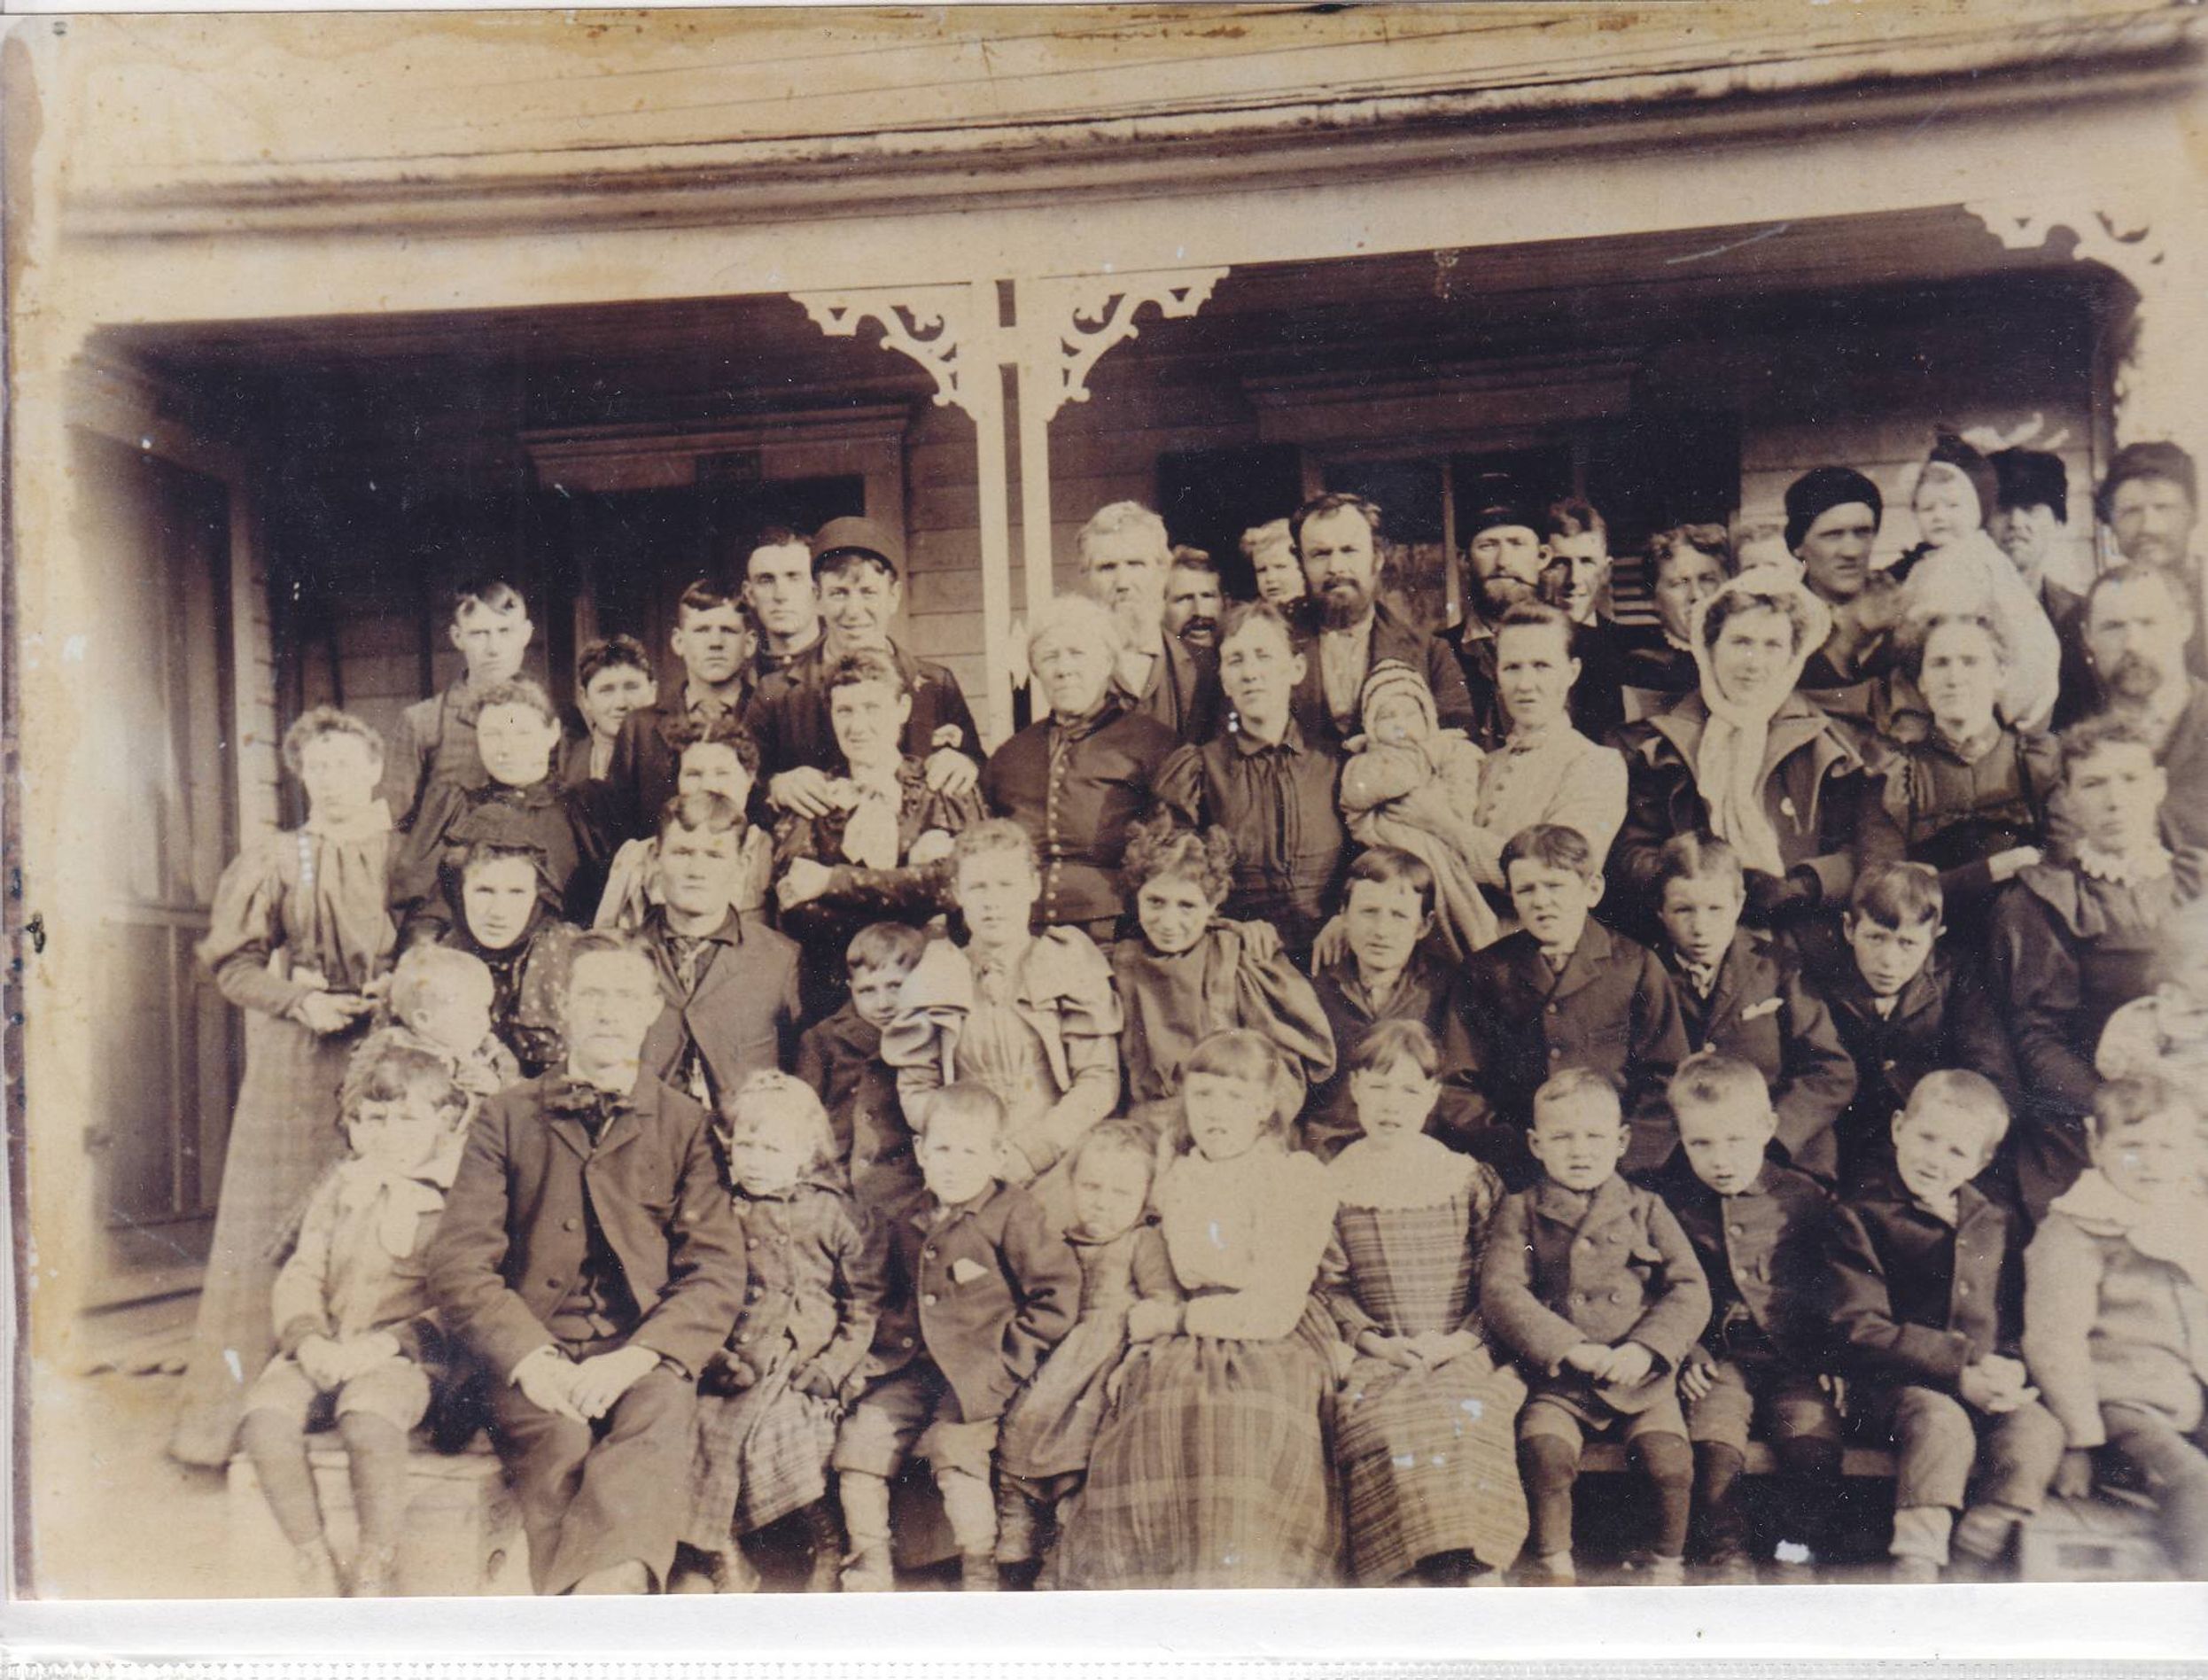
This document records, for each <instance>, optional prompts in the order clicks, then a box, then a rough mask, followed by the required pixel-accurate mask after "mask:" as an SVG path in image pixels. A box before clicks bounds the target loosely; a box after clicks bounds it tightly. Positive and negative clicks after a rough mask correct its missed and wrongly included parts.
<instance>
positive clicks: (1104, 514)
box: [1075, 502, 1221, 743]
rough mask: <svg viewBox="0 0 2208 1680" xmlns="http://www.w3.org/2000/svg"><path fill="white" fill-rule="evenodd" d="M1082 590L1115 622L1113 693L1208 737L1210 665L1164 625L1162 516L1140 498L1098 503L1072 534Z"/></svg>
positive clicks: (1182, 735) (1212, 713) (1167, 567)
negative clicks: (1116, 654)
mask: <svg viewBox="0 0 2208 1680" xmlns="http://www.w3.org/2000/svg"><path fill="white" fill-rule="evenodd" d="M1075 548H1076V551H1077V553H1078V554H1079V556H1080V557H1081V583H1082V588H1083V590H1084V592H1085V593H1086V594H1087V595H1089V596H1090V597H1091V598H1092V600H1094V601H1096V602H1097V603H1100V605H1102V606H1104V607H1106V608H1108V609H1109V610H1110V611H1111V615H1112V617H1113V618H1115V619H1116V621H1117V622H1118V625H1119V632H1120V640H1121V647H1120V654H1119V659H1118V663H1117V665H1116V667H1115V669H1114V671H1113V673H1112V688H1113V691H1114V692H1115V693H1116V694H1117V695H1118V696H1121V698H1123V700H1125V701H1126V702H1127V704H1129V706H1131V708H1132V709H1133V710H1135V711H1138V712H1144V713H1146V714H1147V715H1148V716H1150V717H1153V718H1155V719H1157V720H1158V721H1159V722H1160V723H1162V724H1163V725H1164V726H1165V727H1167V728H1169V729H1170V730H1171V731H1172V732H1173V733H1174V735H1177V736H1178V738H1179V739H1180V740H1182V741H1184V742H1188V743H1200V742H1204V741H1208V740H1209V739H1210V738H1211V736H1212V735H1213V734H1214V733H1215V732H1216V731H1217V728H1218V725H1219V719H1220V716H1221V706H1220V702H1219V673H1218V670H1217V665H1216V664H1214V663H1213V662H1211V661H1209V660H1207V659H1204V658H1202V657H1199V655H1198V652H1197V650H1196V649H1195V648H1194V647H1193V646H1192V645H1190V644H1189V643H1186V642H1183V641H1182V640H1181V639H1180V638H1179V637H1178V636H1174V635H1170V634H1168V633H1167V631H1166V627H1165V585H1166V577H1167V574H1168V573H1169V572H1170V571H1171V569H1172V565H1173V544H1172V541H1171V540H1170V538H1168V537H1167V535H1166V534H1165V521H1164V520H1162V519H1161V518H1159V517H1158V516H1157V515H1156V514H1155V513H1153V512H1151V511H1150V509H1147V508H1146V507H1144V506H1143V505H1142V504H1141V503H1140V502H1112V503H1110V504H1109V505H1108V506H1106V507H1102V508H1100V509H1097V510H1096V512H1095V513H1094V514H1093V515H1092V517H1090V520H1089V522H1088V524H1086V525H1083V526H1082V527H1081V534H1080V536H1078V537H1077V538H1076V539H1075Z"/></svg>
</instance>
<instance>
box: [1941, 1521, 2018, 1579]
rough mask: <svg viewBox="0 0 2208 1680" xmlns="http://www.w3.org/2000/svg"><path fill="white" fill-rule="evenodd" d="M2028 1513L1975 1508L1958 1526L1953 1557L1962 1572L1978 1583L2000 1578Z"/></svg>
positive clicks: (1952, 1546)
mask: <svg viewBox="0 0 2208 1680" xmlns="http://www.w3.org/2000/svg"><path fill="white" fill-rule="evenodd" d="M2023 1525H2024V1513H2022V1512H2020V1511H2018V1510H2015V1509H2013V1508H2012V1507H2010V1506H2008V1505H1972V1506H1971V1508H1970V1509H1969V1510H1968V1511H1965V1512H1964V1513H1963V1517H1962V1520H1961V1521H1958V1522H1957V1523H1956V1524H1955V1539H1954V1540H1953V1541H1952V1542H1951V1543H1950V1544H1949V1552H1950V1555H1951V1556H1952V1557H1953V1558H1954V1559H1955V1563H1956V1565H1957V1566H1958V1569H1959V1572H1960V1573H1962V1574H1963V1575H1966V1576H1967V1577H1969V1578H1971V1579H1976V1580H1986V1579H1987V1578H1989V1577H1991V1576H1992V1575H1994V1574H1996V1573H1997V1572H1998V1571H1999V1570H2000V1568H2001V1567H2002V1564H2004V1563H2006V1562H2007V1561H2008V1559H2009V1553H2010V1548H2011V1547H2013V1546H2014V1545H2015V1544H2016V1541H2017V1530H2018V1528H2021V1527H2023Z"/></svg>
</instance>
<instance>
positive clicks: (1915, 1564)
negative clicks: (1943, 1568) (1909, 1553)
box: [1886, 1558, 1940, 1587]
mask: <svg viewBox="0 0 2208 1680" xmlns="http://www.w3.org/2000/svg"><path fill="white" fill-rule="evenodd" d="M1886 1579H1887V1580H1889V1581H1891V1582H1893V1584H1894V1585H1895V1586H1897V1587H1936V1586H1938V1585H1939V1584H1940V1566H1939V1565H1938V1564H1937V1563H1934V1562H1933V1561H1932V1559H1930V1558H1896V1559H1894V1560H1893V1563H1892V1564H1891V1565H1890V1566H1888V1567H1887V1569H1886Z"/></svg>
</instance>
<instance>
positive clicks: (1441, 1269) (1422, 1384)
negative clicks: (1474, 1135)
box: [1326, 1021, 1526, 1586]
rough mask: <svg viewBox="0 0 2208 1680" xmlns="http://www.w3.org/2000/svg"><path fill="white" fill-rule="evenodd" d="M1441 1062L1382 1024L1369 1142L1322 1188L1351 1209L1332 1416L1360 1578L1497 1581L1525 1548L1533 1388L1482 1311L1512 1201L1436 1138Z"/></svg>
mask: <svg viewBox="0 0 2208 1680" xmlns="http://www.w3.org/2000/svg"><path fill="white" fill-rule="evenodd" d="M1440 1067H1441V1053H1440V1051H1439V1050H1438V1049H1437V1048H1436V1047H1435V1046H1434V1037H1433V1035H1432V1034H1431V1033H1429V1032H1428V1031H1427V1030H1426V1029H1425V1027H1423V1026H1421V1025H1420V1024H1419V1023H1418V1022H1415V1021H1384V1022H1382V1023H1380V1024H1379V1025H1378V1026H1376V1027H1374V1028H1373V1029H1372V1034H1371V1036H1370V1037H1369V1038H1366V1039H1365V1040H1364V1043H1363V1044H1362V1045H1360V1046H1358V1047H1357V1054H1356V1055H1355V1056H1354V1057H1353V1058H1352V1059H1351V1061H1350V1063H1349V1093H1350V1097H1351V1099H1352V1101H1355V1103H1356V1104H1357V1122H1358V1124H1359V1125H1360V1126H1362V1127H1363V1128H1364V1137H1363V1138H1362V1139H1360V1140H1358V1141H1357V1142H1356V1143H1353V1144H1351V1145H1350V1146H1349V1147H1348V1148H1347V1149H1344V1150H1343V1151H1342V1152H1341V1155H1337V1156H1336V1157H1335V1158H1334V1160H1333V1163H1331V1164H1330V1165H1329V1166H1328V1167H1327V1169H1326V1174H1327V1178H1328V1179H1329V1181H1330V1182H1331V1183H1332V1185H1333V1192H1334V1194H1335V1195H1336V1197H1337V1198H1339V1200H1340V1203H1341V1205H1340V1207H1339V1209H1337V1210H1336V1212H1335V1214H1334V1233H1335V1236H1336V1238H1337V1239H1338V1240H1339V1242H1340V1247H1341V1255H1340V1263H1339V1264H1338V1265H1336V1264H1330V1265H1329V1267H1328V1272H1329V1276H1328V1278H1327V1284H1326V1304H1327V1306H1328V1308H1329V1309H1330V1310H1331V1311H1333V1318H1334V1322H1335V1324H1336V1325H1337V1326H1340V1327H1341V1334H1342V1339H1343V1340H1344V1341H1346V1342H1349V1344H1350V1346H1351V1347H1352V1348H1353V1349H1355V1350H1356V1353H1357V1363H1356V1364H1355V1365H1351V1366H1350V1368H1349V1381H1348V1382H1347V1383H1345V1384H1344V1385H1343V1388H1342V1393H1341V1399H1340V1401H1339V1403H1338V1404H1337V1407H1336V1411H1335V1431H1336V1433H1335V1437H1334V1458H1335V1462H1336V1463H1337V1464H1339V1465H1340V1466H1341V1473H1342V1478H1343V1482H1344V1490H1345V1497H1346V1498H1347V1501H1348V1505H1349V1513H1348V1514H1349V1570H1350V1574H1351V1575H1353V1576H1354V1577H1355V1579H1356V1580H1357V1582H1358V1583H1361V1584H1364V1585H1367V1586H1378V1585H1381V1584H1383V1583H1387V1582H1390V1581H1395V1580H1397V1579H1399V1578H1401V1577H1402V1576H1403V1575H1409V1574H1411V1572H1413V1571H1414V1570H1415V1571H1416V1572H1417V1573H1418V1575H1419V1576H1420V1577H1421V1578H1422V1579H1424V1580H1427V1581H1429V1582H1435V1583H1461V1582H1466V1581H1474V1580H1478V1581H1486V1580H1488V1579H1489V1578H1490V1577H1492V1576H1493V1575H1495V1573H1496V1572H1497V1571H1498V1570H1502V1569H1506V1568H1508V1567H1510V1565H1511V1562H1512V1559H1515V1558H1516V1557H1517V1556H1518V1550H1519V1547H1520V1545H1522V1544H1524V1543H1525V1539H1526V1495H1525V1492H1524V1490H1523V1489H1522V1488H1520V1485H1519V1480H1518V1458H1517V1447H1516V1443H1515V1427H1514V1426H1515V1423H1516V1419H1517V1417H1518V1408H1519V1406H1520V1404H1521V1403H1523V1401H1524V1400H1525V1397H1526V1385H1525V1384H1524V1383H1523V1382H1522V1381H1520V1379H1519V1376H1518V1373H1516V1372H1515V1371H1514V1370H1512V1368H1511V1366H1510V1365H1508V1364H1507V1363H1505V1364H1504V1365H1501V1366H1499V1367H1498V1366H1497V1364H1496V1360H1495V1356H1494V1353H1493V1351H1492V1350H1491V1349H1490V1348H1489V1344H1488V1340H1487V1334H1486V1332H1485V1330H1484V1329H1483V1327H1482V1326H1481V1320H1480V1309H1479V1279H1480V1257H1481V1248H1483V1247H1484V1245H1485V1243H1486V1240H1487V1232H1488V1222H1489V1219H1490V1218H1492V1217H1493V1216H1494V1213H1495V1210H1496V1209H1497V1206H1498V1205H1500V1203H1501V1202H1502V1200H1503V1195H1504V1191H1503V1181H1502V1180H1501V1179H1500V1178H1497V1176H1496V1174H1495V1171H1494V1169H1493V1168H1491V1167H1489V1166H1487V1165H1486V1164H1485V1163H1481V1162H1478V1161H1475V1160H1473V1159H1472V1158H1471V1157H1470V1156H1469V1155H1458V1154H1455V1153H1454V1152H1452V1151H1451V1150H1450V1149H1448V1148H1447V1147H1444V1146H1443V1145H1442V1144H1441V1143H1440V1142H1439V1141H1437V1140H1436V1139H1433V1138H1430V1137H1428V1136H1427V1134H1426V1132H1425V1126H1426V1124H1427V1119H1428V1118H1429V1117H1430V1116H1432V1114H1433V1112H1434V1104H1435V1102H1436V1101H1439V1099H1440V1097H1441V1085H1440V1084H1439V1082H1438V1080H1437V1078H1436V1075H1437V1073H1438V1071H1439V1069H1440Z"/></svg>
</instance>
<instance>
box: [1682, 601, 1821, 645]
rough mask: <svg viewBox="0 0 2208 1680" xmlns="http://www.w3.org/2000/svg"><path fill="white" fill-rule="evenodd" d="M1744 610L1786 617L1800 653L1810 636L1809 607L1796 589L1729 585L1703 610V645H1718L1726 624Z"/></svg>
mask: <svg viewBox="0 0 2208 1680" xmlns="http://www.w3.org/2000/svg"><path fill="white" fill-rule="evenodd" d="M1744 612H1776V613H1777V614H1779V615H1780V616H1781V617H1782V618H1784V619H1785V620H1786V623H1787V626H1788V629H1789V632H1790V641H1791V645H1792V648H1793V650H1794V651H1795V652H1796V653H1800V651H1801V649H1802V645H1803V643H1805V642H1808V639H1809V609H1808V607H1807V606H1805V605H1804V604H1803V603H1802V598H1801V595H1800V594H1799V593H1798V592H1797V591H1795V590H1792V589H1787V590H1769V591H1766V590H1762V589H1753V588H1751V589H1728V590H1726V591H1725V592H1724V593H1723V594H1722V595H1713V596H1711V597H1710V602H1709V604H1708V605H1707V607H1705V608H1704V609H1703V611H1702V646H1703V647H1704V648H1705V649H1710V648H1714V647H1715V646H1716V645H1717V638H1718V636H1719V635H1720V634H1722V632H1723V630H1724V628H1725V626H1726V625H1727V624H1728V623H1730V621H1731V620H1733V619H1735V618H1738V617H1739V616H1740V615H1741V614H1742V613H1744Z"/></svg>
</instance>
